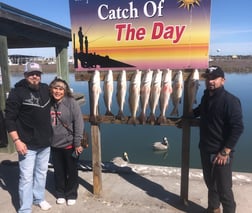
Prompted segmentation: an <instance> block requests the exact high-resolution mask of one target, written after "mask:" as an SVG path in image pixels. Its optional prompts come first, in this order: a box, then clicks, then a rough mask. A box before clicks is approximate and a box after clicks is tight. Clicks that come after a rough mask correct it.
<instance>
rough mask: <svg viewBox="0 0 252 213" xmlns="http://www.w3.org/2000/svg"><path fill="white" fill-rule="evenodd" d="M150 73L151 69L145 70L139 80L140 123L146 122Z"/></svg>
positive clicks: (151, 72)
mask: <svg viewBox="0 0 252 213" xmlns="http://www.w3.org/2000/svg"><path fill="white" fill-rule="evenodd" d="M152 75H153V70H147V71H146V72H145V73H144V74H143V77H142V81H141V87H140V103H141V113H140V115H139V122H140V124H144V123H145V122H146V110H147V107H148V104H149V97H150V90H151V81H152Z"/></svg>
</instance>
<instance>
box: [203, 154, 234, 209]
mask: <svg viewBox="0 0 252 213" xmlns="http://www.w3.org/2000/svg"><path fill="white" fill-rule="evenodd" d="M200 154H201V163H202V168H203V175H204V180H205V183H206V185H207V188H208V208H211V209H217V208H219V206H220V204H222V207H223V213H235V209H236V203H235V200H234V195H233V191H232V157H231V158H230V162H229V163H228V164H226V165H222V166H221V165H217V164H214V165H213V164H212V162H211V155H210V154H209V153H206V152H204V151H202V150H201V153H200Z"/></svg>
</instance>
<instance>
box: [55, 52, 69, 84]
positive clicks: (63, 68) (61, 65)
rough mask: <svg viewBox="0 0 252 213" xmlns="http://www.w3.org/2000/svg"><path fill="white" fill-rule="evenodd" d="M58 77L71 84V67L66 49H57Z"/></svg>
mask: <svg viewBox="0 0 252 213" xmlns="http://www.w3.org/2000/svg"><path fill="white" fill-rule="evenodd" d="M56 64H57V75H58V76H60V77H61V78H62V79H64V80H65V81H66V82H68V83H69V65H68V58H67V48H66V47H56Z"/></svg>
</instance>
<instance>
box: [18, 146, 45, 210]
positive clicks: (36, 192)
mask: <svg viewBox="0 0 252 213" xmlns="http://www.w3.org/2000/svg"><path fill="white" fill-rule="evenodd" d="M49 156H50V147H47V148H41V149H36V150H30V149H29V150H28V152H27V154H26V155H25V156H23V155H19V156H18V157H19V173H20V174H19V190H18V192H19V200H20V209H19V210H18V212H19V213H31V212H32V204H35V205H37V204H39V203H40V202H41V201H43V200H44V196H45V184H46V175H47V170H48V161H49Z"/></svg>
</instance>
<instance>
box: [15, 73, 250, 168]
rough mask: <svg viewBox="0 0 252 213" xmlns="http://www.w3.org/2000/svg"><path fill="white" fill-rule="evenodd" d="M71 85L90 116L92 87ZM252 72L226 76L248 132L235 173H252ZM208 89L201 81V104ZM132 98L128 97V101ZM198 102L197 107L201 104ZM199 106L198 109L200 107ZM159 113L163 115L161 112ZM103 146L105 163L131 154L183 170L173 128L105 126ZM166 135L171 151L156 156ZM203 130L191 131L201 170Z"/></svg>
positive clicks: (178, 134) (193, 163)
mask: <svg viewBox="0 0 252 213" xmlns="http://www.w3.org/2000/svg"><path fill="white" fill-rule="evenodd" d="M55 76H56V74H55V73H50V74H44V75H43V76H42V81H43V82H46V83H50V81H51V80H52V79H53V78H54V77H55ZM22 77H23V76H22V74H12V76H11V85H12V86H13V85H14V83H15V82H17V81H18V80H20V79H21V78H22ZM69 79H70V86H71V87H72V88H73V89H74V91H75V92H78V93H82V94H84V95H85V97H86V99H87V101H86V103H85V104H83V105H82V106H81V109H82V112H83V114H89V102H88V97H89V95H88V84H87V82H84V81H75V78H74V74H73V73H71V74H70V76H69ZM251 79H252V73H246V74H237V73H233V74H226V83H225V88H226V89H227V90H228V91H230V92H232V93H233V94H235V95H236V96H238V97H239V98H240V100H241V103H242V109H243V117H244V120H243V121H244V126H245V129H244V133H243V134H242V136H241V138H240V140H239V142H238V144H237V146H236V153H235V160H234V165H233V166H234V171H239V172H252V164H251V162H252V155H251V150H252V143H251V141H250V140H251V136H252V131H251V128H250V127H251V126H252V119H251V117H252V111H251V106H252V99H251V98H249V95H248V94H249V92H250V91H252V84H251ZM115 86H116V83H115ZM204 88H205V85H204V82H203V81H201V82H200V88H199V91H198V94H197V101H198V103H199V102H200V98H201V96H202V94H203V90H204ZM127 98H128V97H126V100H127ZM100 103H101V104H100V105H104V104H103V94H101V96H100ZM113 103H114V105H113V106H112V112H113V113H114V114H116V113H117V111H118V107H117V103H116V99H115V92H114V97H113ZM198 103H197V104H198ZM197 104H196V105H195V106H197ZM182 105H183V103H182V104H180V108H179V112H180V115H181V112H182ZM171 108H172V104H171V102H170V104H169V108H168V111H167V116H168V115H169V114H170V111H171ZM100 111H101V113H102V114H104V113H105V108H104V106H103V107H101V108H100ZM156 114H159V112H158V111H157V113H156ZM125 115H130V114H129V109H128V103H126V106H125ZM85 125H86V129H87V131H89V130H90V124H89V123H88V122H86V123H85ZM100 130H101V147H102V161H110V160H112V158H114V157H116V156H122V154H123V152H127V153H128V156H129V159H130V162H132V163H138V164H149V165H162V166H175V167H181V146H182V131H181V129H178V128H176V127H172V126H150V125H136V126H133V125H125V124H121V125H118V124H101V125H100ZM164 136H166V137H167V138H168V140H169V144H170V147H169V150H168V152H166V153H160V152H159V153H156V152H153V150H152V147H151V145H152V143H153V142H155V141H161V140H162V137H164ZM198 141H199V130H198V127H192V128H191V144H190V167H191V168H201V165H200V157H199V150H198ZM82 158H84V159H86V160H91V159H92V155H91V146H89V148H88V149H87V150H85V151H84V153H83V156H82Z"/></svg>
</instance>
